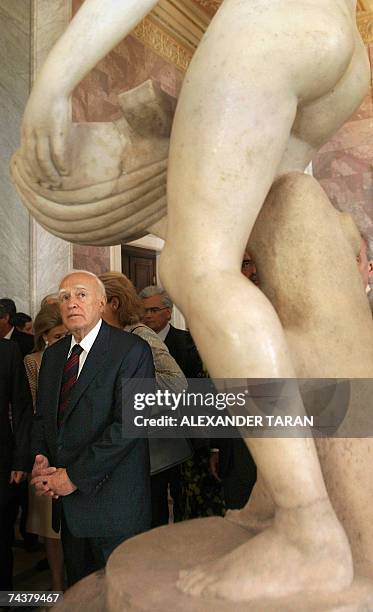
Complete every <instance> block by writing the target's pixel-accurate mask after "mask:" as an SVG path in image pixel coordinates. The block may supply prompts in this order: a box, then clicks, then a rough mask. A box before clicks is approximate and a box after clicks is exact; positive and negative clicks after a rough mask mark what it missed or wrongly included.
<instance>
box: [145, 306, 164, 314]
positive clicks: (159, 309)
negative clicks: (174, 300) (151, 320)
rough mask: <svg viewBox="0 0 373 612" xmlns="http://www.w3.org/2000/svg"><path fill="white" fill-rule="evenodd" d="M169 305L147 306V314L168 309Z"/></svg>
mask: <svg viewBox="0 0 373 612" xmlns="http://www.w3.org/2000/svg"><path fill="white" fill-rule="evenodd" d="M167 309H168V306H164V307H163V308H158V307H157V306H154V308H145V314H148V313H150V314H157V312H161V310H167Z"/></svg>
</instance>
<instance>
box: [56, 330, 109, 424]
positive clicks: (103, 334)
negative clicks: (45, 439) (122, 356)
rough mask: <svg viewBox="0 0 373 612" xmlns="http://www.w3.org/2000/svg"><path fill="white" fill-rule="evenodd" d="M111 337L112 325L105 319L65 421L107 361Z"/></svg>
mask: <svg viewBox="0 0 373 612" xmlns="http://www.w3.org/2000/svg"><path fill="white" fill-rule="evenodd" d="M109 338H110V327H109V326H108V325H106V323H105V322H104V321H103V322H102V324H101V327H100V331H99V332H98V335H97V338H96V340H95V341H94V343H93V345H92V348H91V350H90V351H89V353H88V355H87V358H86V360H85V362H84V366H83V369H82V371H81V372H80V374H79V378H78V380H77V381H76V383H75V385H74V387H73V389H72V392H71V396H70V399H69V405H68V407H67V409H66V412H65V415H64V418H63V422H65V421H66V420H67V419H68V418H69V415H70V414H71V412H72V411H73V410H74V408H75V406H76V404H77V403H78V402H79V400H80V398H81V396H82V395H83V393H84V392H85V390H86V389H87V387H88V386H89V385H90V384H91V382H92V380H93V379H94V378H95V376H96V375H97V374H98V372H99V371H100V369H101V367H102V365H103V364H104V363H105V360H106V357H107V353H108V350H109Z"/></svg>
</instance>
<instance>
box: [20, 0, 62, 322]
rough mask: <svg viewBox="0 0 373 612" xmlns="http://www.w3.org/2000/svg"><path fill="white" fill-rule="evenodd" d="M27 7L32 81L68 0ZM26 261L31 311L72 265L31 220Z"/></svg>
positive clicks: (56, 241) (58, 242) (42, 0)
mask: <svg viewBox="0 0 373 612" xmlns="http://www.w3.org/2000/svg"><path fill="white" fill-rule="evenodd" d="M31 8H32V11H31V18H32V23H31V59H32V62H31V83H32V82H33V81H34V80H35V77H36V75H37V74H38V71H39V70H40V68H41V66H42V64H43V62H44V60H45V59H46V57H47V55H48V53H49V51H50V49H51V48H52V46H53V45H54V43H55V42H56V40H57V39H58V38H59V37H60V36H61V34H62V33H63V31H64V30H65V29H66V27H67V25H68V23H69V21H70V19H71V0H33V2H32V7H31ZM30 262H31V266H30V276H31V279H30V281H31V282H30V297H31V311H32V313H33V314H35V313H36V312H37V311H38V309H39V305H40V301H41V299H42V298H43V297H44V296H45V295H47V294H48V293H53V292H54V291H55V290H56V289H57V287H58V283H59V281H60V280H61V278H62V277H63V275H64V274H66V272H68V271H69V270H70V269H71V268H72V245H71V244H70V243H68V242H65V241H64V240H61V239H60V238H56V237H55V236H53V235H52V234H50V233H49V232H46V231H45V230H44V229H43V228H42V227H41V226H40V225H39V224H38V223H36V221H34V219H32V220H31V236H30Z"/></svg>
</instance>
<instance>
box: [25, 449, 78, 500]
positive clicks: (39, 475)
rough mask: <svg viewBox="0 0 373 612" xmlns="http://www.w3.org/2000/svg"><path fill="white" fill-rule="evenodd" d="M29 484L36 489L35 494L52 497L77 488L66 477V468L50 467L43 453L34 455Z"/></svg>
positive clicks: (56, 497) (67, 493) (68, 492)
mask: <svg viewBox="0 0 373 612" xmlns="http://www.w3.org/2000/svg"><path fill="white" fill-rule="evenodd" d="M31 484H32V485H34V487H35V489H36V495H46V496H47V497H52V498H53V499H58V498H59V497H60V496H63V495H70V494H71V493H73V492H74V491H76V489H77V487H76V486H75V485H74V483H72V482H71V480H70V478H69V477H68V475H67V471H66V468H56V467H51V466H50V465H49V461H48V459H47V457H45V456H44V455H36V457H35V463H34V467H33V468H32V473H31Z"/></svg>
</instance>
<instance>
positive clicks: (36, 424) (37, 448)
mask: <svg viewBox="0 0 373 612" xmlns="http://www.w3.org/2000/svg"><path fill="white" fill-rule="evenodd" d="M47 361H48V355H47V353H45V354H44V356H43V359H42V362H41V366H40V371H39V379H38V389H37V393H36V409H35V414H34V418H33V421H32V431H31V455H32V460H33V461H35V457H36V455H44V456H45V457H47V458H48V460H49V461H50V457H49V451H48V446H47V442H46V439H45V417H44V410H45V408H46V406H47V405H48V404H47V402H48V399H47V398H45V397H44V393H43V391H44V390H46V389H48V374H47Z"/></svg>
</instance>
